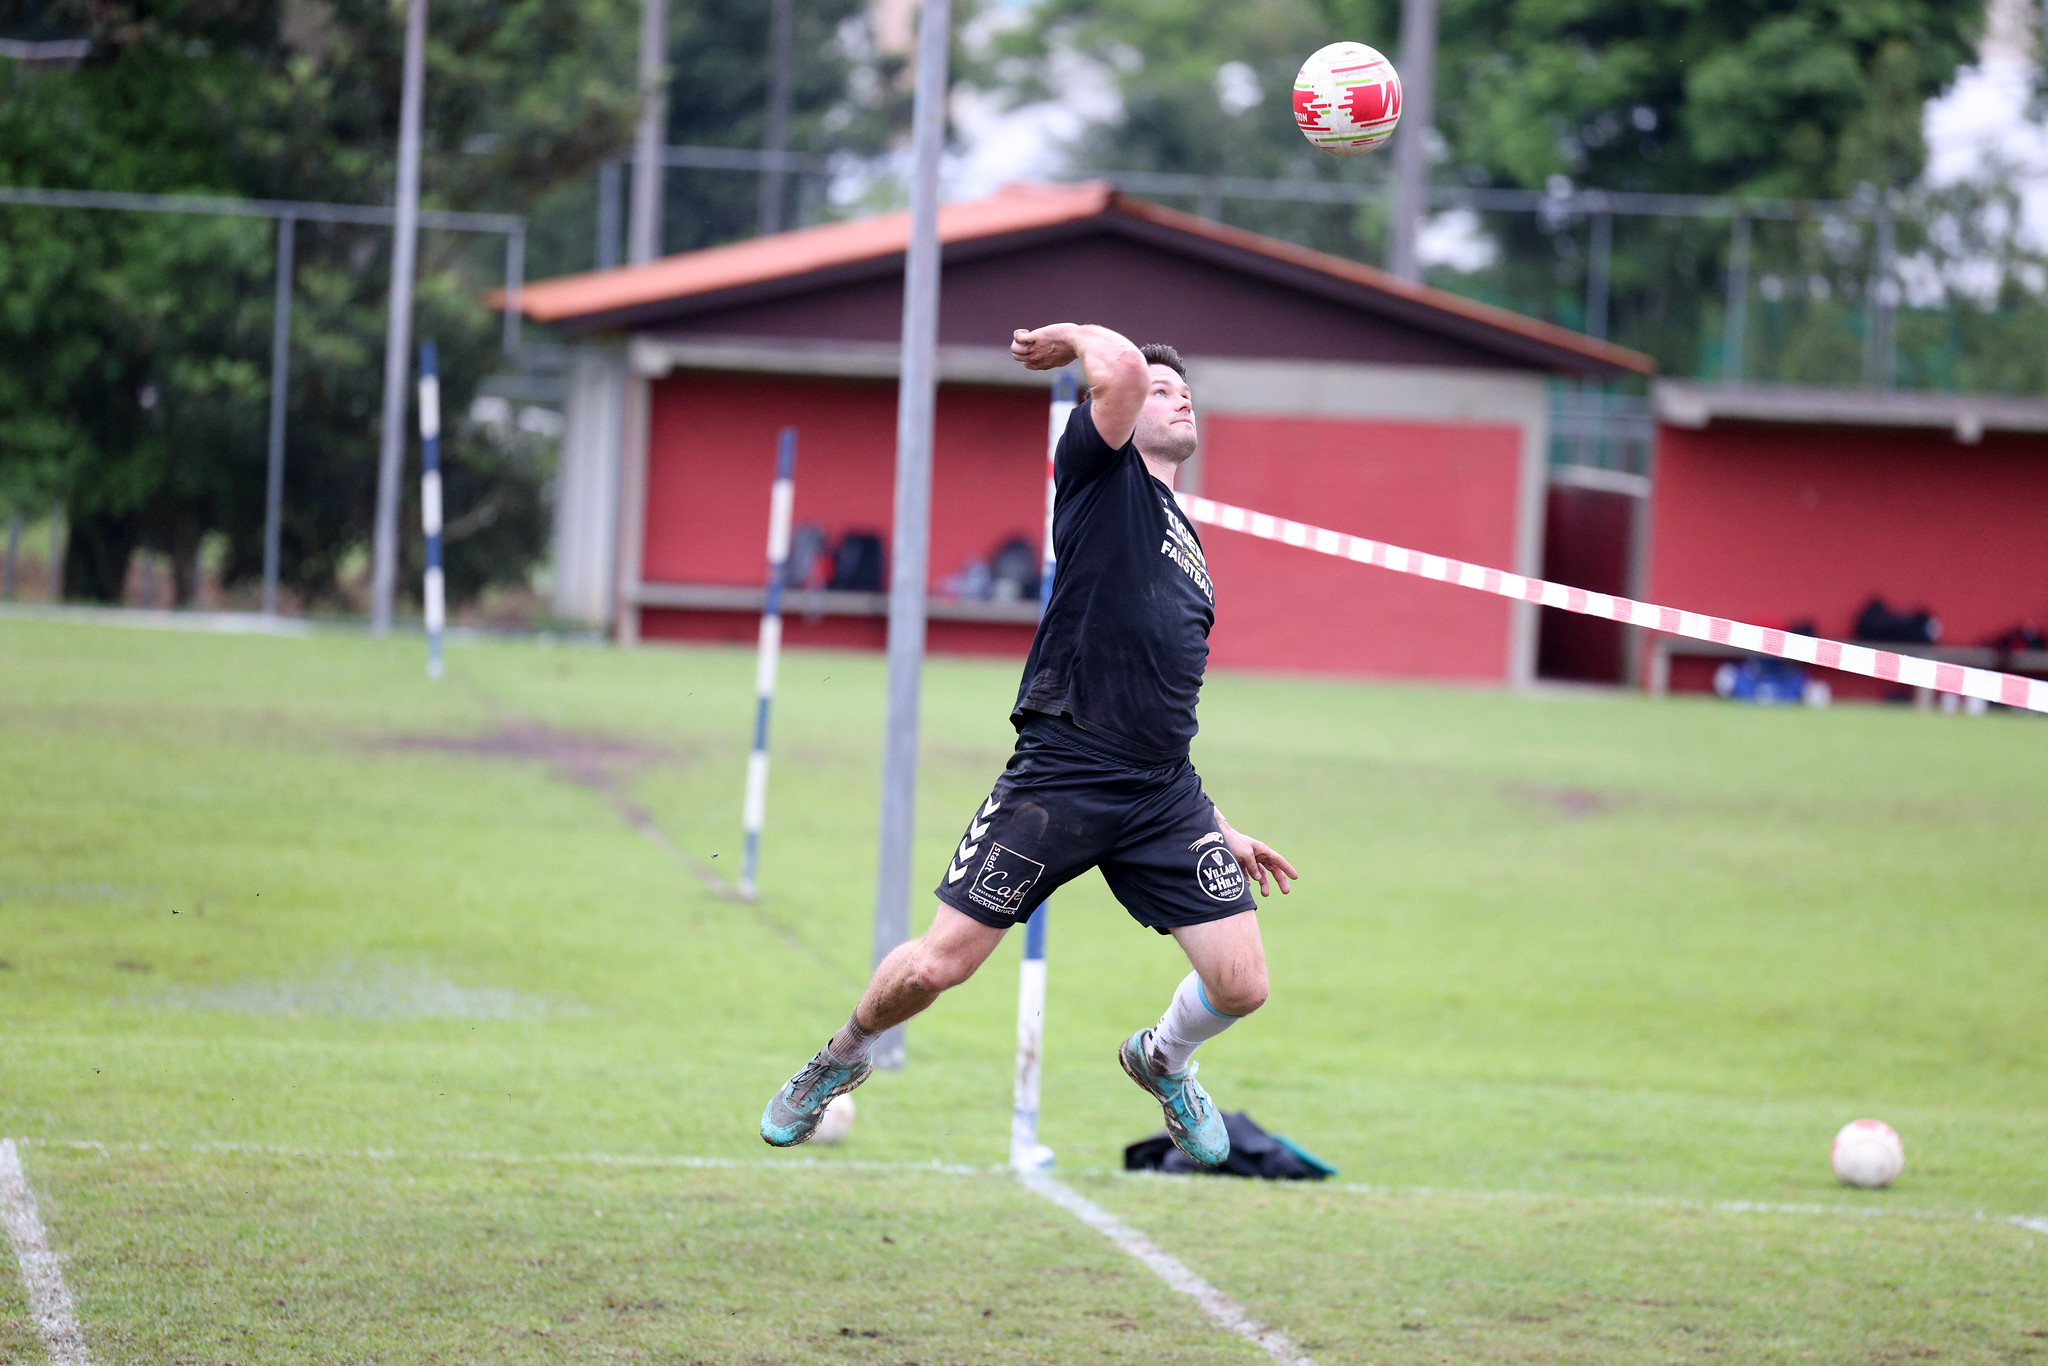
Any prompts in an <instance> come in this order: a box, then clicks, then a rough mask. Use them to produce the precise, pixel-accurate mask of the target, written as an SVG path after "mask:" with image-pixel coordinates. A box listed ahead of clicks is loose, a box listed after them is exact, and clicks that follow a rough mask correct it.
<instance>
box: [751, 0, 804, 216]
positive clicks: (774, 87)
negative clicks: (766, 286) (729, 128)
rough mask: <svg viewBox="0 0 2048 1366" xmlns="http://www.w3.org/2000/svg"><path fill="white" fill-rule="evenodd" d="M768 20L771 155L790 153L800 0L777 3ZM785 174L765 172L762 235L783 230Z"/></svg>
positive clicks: (767, 144) (766, 140)
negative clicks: (797, 9)
mask: <svg viewBox="0 0 2048 1366" xmlns="http://www.w3.org/2000/svg"><path fill="white" fill-rule="evenodd" d="M768 14H769V20H768V128H767V135H766V136H765V137H763V138H762V139H761V147H762V150H764V151H766V152H768V153H769V154H770V155H771V156H773V155H775V154H777V153H781V152H786V151H788V150H789V105H790V97H791V87H793V86H794V85H795V84H796V0H773V3H772V4H771V6H770V8H769V11H768ZM783 175H784V173H783V171H782V169H781V168H780V167H773V168H770V169H768V170H765V171H763V172H761V205H760V221H759V226H760V229H761V235H762V236H764V237H765V236H767V235H768V234H769V233H771V232H781V231H782V197H783V189H782V182H783Z"/></svg>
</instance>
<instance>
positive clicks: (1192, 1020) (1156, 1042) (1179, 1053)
mask: <svg viewBox="0 0 2048 1366" xmlns="http://www.w3.org/2000/svg"><path fill="white" fill-rule="evenodd" d="M1238 1019H1239V1017H1238V1016H1236V1015H1225V1014H1224V1013H1223V1012H1222V1011H1220V1010H1218V1009H1216V1007H1214V1006H1212V1005H1210V1004H1209V994H1208V993H1207V992H1206V991H1204V990H1202V979H1201V977H1200V975H1199V974H1196V973H1192V972H1191V973H1189V974H1188V975H1187V976H1185V977H1183V978H1181V981H1180V985H1179V986H1177V987H1175V988H1174V989H1173V1000H1172V1002H1170V1003H1169V1004H1168V1005H1167V1007H1166V1013H1165V1014H1164V1015H1161V1016H1160V1017H1159V1023H1158V1024H1157V1025H1155V1026H1153V1029H1152V1045H1151V1047H1150V1048H1148V1049H1146V1058H1145V1060H1146V1061H1147V1062H1149V1063H1151V1064H1152V1066H1153V1067H1154V1068H1156V1069H1157V1070H1159V1071H1161V1072H1185V1071H1186V1070H1187V1066H1188V1059H1189V1058H1190V1057H1192V1056H1193V1055H1194V1052H1195V1049H1197V1048H1198V1047H1200V1046H1201V1045H1202V1043H1203V1041H1205V1040H1208V1039H1213V1038H1215V1037H1216V1036H1217V1035H1218V1034H1221V1033H1222V1032H1223V1031H1224V1030H1226V1029H1228V1028H1230V1027H1231V1026H1232V1025H1234V1024H1236V1023H1237V1022H1238Z"/></svg>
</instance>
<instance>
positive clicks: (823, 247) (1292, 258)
mask: <svg viewBox="0 0 2048 1366" xmlns="http://www.w3.org/2000/svg"><path fill="white" fill-rule="evenodd" d="M1112 212H1114V213H1119V214H1125V215H1128V216H1130V217H1132V218H1138V219H1143V220H1147V221H1149V222H1152V223H1155V224H1158V225H1160V226H1162V227H1166V228H1170V229H1173V230H1175V231H1177V232H1183V233H1187V234H1189V235H1191V236H1195V237H1201V238H1206V239H1207V240H1209V241H1211V242H1215V243H1218V244H1221V245H1224V246H1229V247H1234V248H1237V249H1239V250H1242V251H1247V252H1252V253H1255V254H1257V255H1260V256H1264V257H1267V258H1269V259H1271V260H1276V261H1281V262H1285V263H1287V264H1290V265H1293V266H1296V267H1298V268H1301V269H1304V270H1307V271H1309V272H1312V273H1314V274H1318V275H1322V276H1325V277H1328V278H1330V279H1331V280H1333V281H1343V282H1345V283H1348V284H1351V285H1354V286H1363V287H1364V288H1366V289H1369V290H1372V291H1374V292H1377V293H1380V294H1385V295H1389V296H1392V297H1393V298H1396V299H1400V300H1404V301H1406V302H1407V303H1409V304H1410V305H1413V306H1419V307H1420V308H1422V309H1424V310H1433V311H1436V312H1440V313H1446V314H1450V315H1452V316H1454V317H1456V318H1459V319H1462V320H1464V321H1466V322H1467V323H1477V324H1480V325H1481V326H1483V327H1490V328H1497V329H1499V330H1500V331H1502V332H1506V333H1510V334H1513V335H1515V336H1518V337H1521V338H1524V339H1526V340H1528V341H1534V342H1537V343H1540V344H1542V345H1547V346H1553V347H1556V348H1558V349H1559V350H1562V351H1568V352H1572V353H1575V354H1577V355H1579V356H1583V357H1585V358H1587V359H1590V360H1594V361H1597V362H1599V363H1601V364H1603V365H1609V366H1613V367H1615V368H1616V369H1620V370H1626V371H1632V372H1634V373H1637V374H1644V375H1647V374H1651V373H1654V371H1655V369H1656V364H1655V362H1654V361H1652V360H1651V359H1650V358H1649V357H1648V356H1646V355H1644V354H1642V353H1641V352H1639V351H1632V350H1630V349H1629V348H1627V347H1624V346H1616V345H1614V344H1613V343H1612V342H1604V341H1600V340H1597V339H1595V338H1593V337H1588V336H1585V335H1584V334H1582V333H1578V332H1573V331H1571V330H1570V329H1568V328H1563V327H1557V326H1554V325H1553V324H1550V323H1546V322H1539V321H1538V320H1536V319H1534V318H1527V317H1524V316H1522V315H1521V314H1519V313H1513V312H1510V311H1508V310H1507V309H1504V308H1496V307H1494V306H1493V305H1491V304H1483V303H1479V302H1477V301H1475V300H1472V299H1466V298H1463V297H1461V296H1459V295H1456V294H1452V293H1449V292H1447V291H1445V290H1441V289H1432V288H1431V287H1429V286H1428V285H1421V284H1416V283H1414V282H1412V281H1408V280H1403V279H1400V278H1398V277H1396V276H1393V275H1389V274H1388V273H1387V272H1386V271H1383V270H1377V269H1375V268H1374V267H1372V266H1367V265H1361V264H1359V263H1358V262H1356V261H1351V260H1347V259H1345V258H1344V257H1341V256H1333V255H1331V254H1330V253H1328V252H1322V251H1314V250H1311V249H1310V248H1308V247H1300V246H1296V245H1294V244H1293V243H1291V242H1282V241H1280V240H1279V239H1277V238H1272V237H1266V236H1262V235H1261V234H1259V233H1255V232H1248V231H1246V230H1244V229H1242V228H1233V227H1229V226H1227V225H1225V224H1222V223H1215V222H1211V221H1210V220H1208V219H1206V218H1198V217H1196V216H1195V215H1193V214H1189V213H1182V212H1180V211H1179V210H1177V209H1169V208H1166V207H1164V206H1163V205H1159V204H1154V203H1151V202H1149V201H1147V200H1143V199H1136V198H1133V197H1132V196H1130V195H1126V194H1120V193H1118V192H1116V191H1114V190H1112V189H1110V188H1109V187H1108V186H1107V185H1104V184H1100V183H1087V184H1079V185H1010V186H1005V187H1004V188H1003V189H1002V190H1001V191H999V192H998V193H996V194H994V195H991V196H989V197H988V198H986V199H975V200H968V201H965V202H962V203H957V204H947V205H944V206H942V207H941V208H940V210H939V240H940V241H941V242H964V241H972V240H974V239H976V238H982V237H999V236H1003V235H1006V234H1009V233H1017V232H1027V231H1029V230H1031V229H1033V228H1046V227H1054V226H1056V225H1058V224H1061V223H1072V222H1077V221H1080V220H1082V219H1087V218H1094V217H1097V216H1099V215H1103V214H1107V213H1112ZM909 242H910V214H909V213H908V212H907V211H905V212H899V213H887V214H878V215H876V216H875V217H872V218H861V219H855V220H853V221H851V222H845V223H828V224H824V225H822V226H819V227H814V228H798V229H796V230H795V231H792V232H782V233H775V234H773V235H771V236H767V237H757V238H754V239H752V240H751V241H746V242H735V243H732V244H730V245H728V246H722V247H707V248H705V249H703V250H701V251H690V252H684V253H683V254H681V255H679V256H670V257H665V258H664V259H662V260H659V261H652V262H649V263H648V264H646V265H642V266H623V267H619V268H617V269H613V270H596V271H588V272H585V273H584V274H581V275H565V276H561V277H559V278H557V279H552V280H542V281H538V282H536V283H534V284H530V285H528V286H526V287H525V289H524V290H522V291H521V293H520V296H519V309H520V312H521V313H523V314H525V315H526V316H527V317H530V318H532V319H534V320H535V321H537V322H548V323H551V322H564V321H568V320H570V319H574V318H582V317H591V316H592V315H598V314H606V313H613V312H617V311H619V310H624V309H632V308H637V307H642V306H645V305H650V304H658V303H661V302H663V301H665V300H670V299H684V298H688V297H690V296H692V295H699V294H711V293H716V292H718V291H721V290H726V289H734V288H738V287H740V286H744V285H751V284H760V283H764V282H767V281H770V280H779V279H789V278H793V277H796V276H801V275H807V274H810V273H812V272H814V271H820V270H826V269H830V268H832V267H835V266H846V265H854V264H857V263H859V262H862V261H873V260H881V259H884V258H887V257H891V256H898V255H901V254H902V253H903V252H904V251H905V250H907V248H908V246H909ZM490 299H491V303H492V304H493V306H497V307H502V306H503V303H504V296H503V292H502V291H495V290H494V291H492V294H491V296H490Z"/></svg>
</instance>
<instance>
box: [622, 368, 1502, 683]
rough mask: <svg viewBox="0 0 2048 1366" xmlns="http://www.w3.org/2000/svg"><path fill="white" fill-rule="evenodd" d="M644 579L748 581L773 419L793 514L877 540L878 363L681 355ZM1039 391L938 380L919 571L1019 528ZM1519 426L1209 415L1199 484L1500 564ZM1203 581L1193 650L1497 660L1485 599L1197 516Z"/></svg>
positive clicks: (1034, 455)
mask: <svg viewBox="0 0 2048 1366" xmlns="http://www.w3.org/2000/svg"><path fill="white" fill-rule="evenodd" d="M651 397H652V406H651V415H650V416H651V420H650V431H649V447H648V469H647V522H646V528H645V536H646V539H645V543H644V544H645V549H644V551H643V555H642V572H641V577H642V579H643V580H645V581H648V582H654V583H681V584H744V585H753V584H757V583H759V582H760V581H761V577H762V574H763V572H764V565H763V556H764V553H765V547H766V543H767V538H768V490H769V485H770V484H771V482H772V481H773V477H774V464H775V454H774V452H775V440H776V433H777V432H778V431H779V430H780V429H781V428H782V427H783V426H784V425H788V424H794V425H795V426H796V427H797V429H798V432H799V436H798V448H797V478H796V511H795V520H796V521H797V522H798V523H802V522H806V521H816V522H821V523H823V524H824V526H825V528H826V530H827V532H828V533H829V534H830V535H831V536H832V537H833V538H835V539H836V538H837V537H838V536H840V535H842V534H843V533H845V532H847V531H850V530H874V531H880V532H882V533H884V540H885V542H887V541H888V540H889V539H890V538H889V536H888V531H889V527H890V523H891V514H892V502H893V496H894V493H893V490H894V479H895V460H896V385H895V382H894V381H891V380H838V379H827V378H816V377H809V376H774V375H737V374H723V373H707V372H701V371H684V372H678V373H676V374H674V375H671V376H669V377H668V378H666V379H663V380H660V381H658V382H657V383H656V384H655V385H654V386H653V392H652V396H651ZM1046 404H1047V397H1046V395H1045V393H1043V392H1042V391H1040V390H1036V389H1011V388H998V387H977V386H966V385H943V386H941V387H940V390H939V401H938V419H937V433H936V446H935V457H934V463H933V481H932V482H933V487H932V549H931V569H930V579H929V581H930V583H931V585H932V586H933V587H936V586H937V584H938V583H939V581H940V580H941V579H943V578H945V577H946V576H948V575H950V574H952V573H954V572H956V571H957V570H959V569H960V568H961V566H962V565H964V564H965V563H966V561H967V560H968V559H969V558H971V557H976V556H982V557H986V556H987V555H989V554H990V552H992V551H993V550H994V549H995V547H996V546H997V545H998V544H999V543H1000V542H1001V541H1003V540H1005V539H1007V538H1008V537H1009V536H1011V535H1022V536H1024V537H1025V539H1027V540H1029V541H1030V542H1031V543H1032V544H1033V545H1034V546H1035V545H1037V544H1038V542H1039V537H1040V535H1041V532H1042V519H1043V516H1044V512H1043V508H1044V497H1045V483H1044V480H1045V431H1046ZM1521 439H1522V438H1521V432H1520V431H1519V430H1518V429H1517V428H1514V427H1509V426H1477V425H1469V424H1467V425H1431V424H1422V423H1389V422H1376V421H1357V420H1318V419H1299V418H1273V417H1245V416H1228V415H1225V416H1212V417H1209V418H1207V419H1205V420H1204V423H1203V440H1204V454H1203V460H1204V473H1203V480H1204V488H1203V491H1204V492H1205V493H1207V494H1209V495H1210V496H1211V497H1215V498H1220V499H1224V500H1227V501H1230V502H1234V503H1241V504H1244V505H1246V506H1249V507H1254V508H1258V509H1260V510H1261V511H1269V512H1273V513H1276V514H1278V515H1281V516H1287V517H1294V518H1297V519H1299V520H1302V521H1308V522H1314V523H1316V524H1318V525H1323V526H1330V527H1335V528H1337V529H1339V530H1344V531H1352V532H1357V533H1359V534H1363V535H1370V536H1375V537H1378V538H1380V539H1383V540H1388V541H1393V542H1396V543H1398V544H1402V545H1408V546H1413V547H1415V548H1416V549H1420V550H1428V551H1432V552H1434V553H1437V554H1442V555H1453V556H1456V557H1458V558H1461V559H1466V560H1471V561H1475V562H1477V563H1481V564H1489V565H1500V566H1512V564H1513V562H1514V545H1515V517H1516V506H1517V498H1516V486H1517V482H1518V479H1519V471H1520V463H1521V459H1520V450H1521ZM1203 541H1204V544H1205V547H1206V549H1207V553H1208V556H1209V560H1210V564H1211V568H1212V570H1213V572H1214V577H1215V579H1216V591H1217V606H1218V612H1217V625H1216V629H1215V632H1214V634H1213V636H1212V638H1211V655H1210V657H1211V659H1212V661H1213V662H1214V663H1216V664H1218V665H1223V666H1235V667H1240V668H1255V669H1270V670H1287V671H1302V672H1316V673H1335V674H1376V675H1390V676H1400V677H1436V678H1475V679H1488V680H1499V679H1502V678H1504V677H1505V676H1506V673H1507V668H1508V659H1507V632H1508V610H1509V609H1508V605H1507V604H1506V603H1505V602H1504V601H1502V600H1500V599H1497V598H1492V597H1488V596H1486V595H1483V594H1477V593H1472V592H1470V591H1468V590H1465V589H1460V588H1453V587H1449V586H1446V585H1443V584H1436V583H1430V582H1428V581H1426V580H1418V579H1411V578H1407V577H1405V576H1400V575H1394V574H1389V573H1387V572H1386V571H1384V570H1377V569H1372V568H1369V567H1365V566H1360V565H1352V564H1344V563H1340V562H1337V561H1334V560H1331V559H1329V558H1327V557H1324V556H1317V555H1313V554H1310V553H1309V552H1307V551H1304V550H1300V549H1297V548H1294V547H1291V546H1281V545H1274V544H1272V543H1270V542H1263V541H1254V540H1252V539H1251V538H1249V537H1246V536H1242V535H1237V534H1234V533H1231V532H1227V531H1223V530H1221V529H1218V528H1205V529H1204V534H1203ZM758 624H759V621H758V618H757V617H755V616H753V615H751V614H748V613H743V612H720V611H698V610H684V609H675V608H648V609H645V610H643V612H642V614H641V634H642V635H644V636H647V637H651V638H656V639H659V638H671V639H694V640H731V641H751V640H753V639H754V636H755V632H756V630H757V628H758ZM784 632H785V638H786V639H787V640H788V641H790V642H791V643H792V644H814V645H837V646H852V647H864V648H874V649H880V648H881V647H882V646H883V644H884V642H885V640H886V635H887V627H886V623H885V622H884V620H883V619H881V618H879V617H875V618H852V617H827V618H824V619H822V620H819V621H815V622H812V621H807V620H805V619H804V618H803V617H802V616H800V615H791V616H789V617H786V618H785V625H784ZM929 632H930V635H929V639H930V646H931V648H932V649H933V650H934V651H939V652H947V651H951V652H955V653H976V654H1007V655H1014V656H1017V657H1020V658H1021V657H1022V655H1023V654H1024V652H1025V650H1026V649H1027V648H1028V647H1029V645H1030V642H1031V631H1030V629H1029V628H1027V627H1020V626H1007V625H991V624H983V623H970V622H948V621H936V620H935V621H933V622H931V623H930V627H929Z"/></svg>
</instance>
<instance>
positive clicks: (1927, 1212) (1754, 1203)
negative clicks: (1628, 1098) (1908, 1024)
mask: <svg viewBox="0 0 2048 1366" xmlns="http://www.w3.org/2000/svg"><path fill="white" fill-rule="evenodd" d="M1336 1189H1338V1190H1342V1191H1350V1192H1352V1193H1354V1194H1358V1195H1379V1196H1389V1197H1394V1198H1417V1199H1419V1198H1425V1197H1433V1198H1436V1199H1443V1200H1476V1201H1495V1200H1531V1201H1537V1200H1540V1201H1550V1202H1556V1203H1571V1202H1574V1201H1577V1202H1583V1203H1587V1204H1599V1205H1632V1206H1636V1207H1638V1208H1641V1209H1677V1210H1701V1211H1710V1212H1712V1213H1716V1214H1807V1215H1818V1216H1821V1217H1823V1218H1827V1217H1840V1218H1847V1219H1917V1220H1923V1221H1926V1222H1930V1223H1945V1224H1982V1223H1999V1224H2012V1225H2014V1226H2015V1227H2018V1228H2024V1229H2029V1230H2031V1231H2033V1232H2035V1233H2040V1234H2048V1219H2044V1218H2040V1217H2037V1216H2035V1215H2030V1214H1991V1213H1988V1212H1986V1211H1984V1210H1969V1211H1964V1210H1936V1209H1916V1208H1914V1207H1912V1206H1904V1207H1900V1208H1894V1209H1886V1208H1884V1207H1883V1206H1879V1205H1868V1206H1858V1205H1831V1204H1823V1203H1821V1202H1819V1201H1813V1202H1810V1203H1805V1204H1792V1203H1785V1202H1777V1201H1769V1200H1694V1199H1688V1198H1686V1197H1684V1196H1677V1195H1602V1194H1597V1193H1588V1192H1574V1191H1473V1190H1445V1189H1439V1188H1437V1187H1434V1186H1376V1185H1372V1184H1369V1183H1367V1182H1363V1181H1345V1182H1341V1183H1339V1184H1338V1185H1337V1186H1336Z"/></svg>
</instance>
